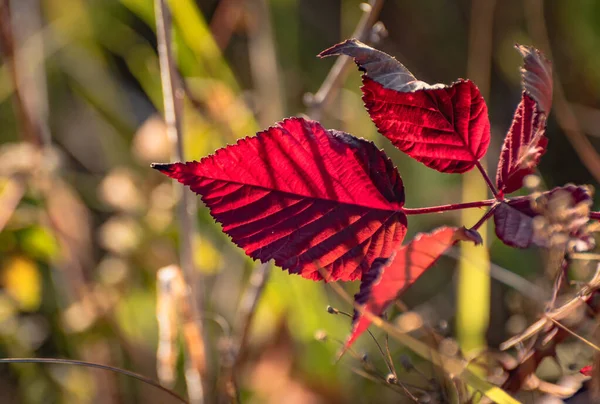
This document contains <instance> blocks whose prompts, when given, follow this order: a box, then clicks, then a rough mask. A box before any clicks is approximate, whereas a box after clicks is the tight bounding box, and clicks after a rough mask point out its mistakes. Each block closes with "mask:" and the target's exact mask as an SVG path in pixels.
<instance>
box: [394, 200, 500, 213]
mask: <svg viewBox="0 0 600 404" xmlns="http://www.w3.org/2000/svg"><path fill="white" fill-rule="evenodd" d="M494 203H496V200H495V199H486V200H483V201H476V202H463V203H451V204H448V205H440V206H428V207H425V208H403V209H402V211H403V212H404V213H405V214H407V215H423V214H427V213H441V212H447V211H450V210H461V209H469V208H482V207H484V206H492V205H493V204H494Z"/></svg>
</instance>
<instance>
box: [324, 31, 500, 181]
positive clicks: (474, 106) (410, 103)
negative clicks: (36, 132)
mask: <svg viewBox="0 0 600 404" xmlns="http://www.w3.org/2000/svg"><path fill="white" fill-rule="evenodd" d="M332 55H348V56H351V57H353V58H354V61H355V62H356V64H357V65H358V67H359V69H360V70H362V71H363V73H364V74H363V84H364V85H363V87H362V92H363V100H364V102H365V107H366V108H367V110H368V112H369V115H370V116H371V119H372V120H373V122H374V123H375V125H376V126H377V129H378V130H379V132H380V133H381V134H382V135H384V136H385V137H387V138H388V139H390V140H391V141H392V143H393V144H394V145H395V146H396V147H397V148H399V149H400V150H402V151H403V152H404V153H406V154H408V155H409V156H410V157H412V158H414V159H415V160H417V161H420V162H421V163H423V164H425V165H426V166H428V167H431V168H433V169H435V170H438V171H441V172H445V173H463V172H466V171H469V170H471V169H472V168H473V167H474V166H475V165H476V164H477V162H478V161H479V160H480V159H481V158H482V157H483V156H484V155H485V153H486V151H487V148H488V146H489V142H490V123H489V119H488V114H487V106H486V104H485V101H484V100H483V97H482V96H481V94H480V92H479V90H478V89H477V87H476V86H475V84H473V82H471V81H469V80H459V81H457V82H456V83H453V84H452V85H449V86H446V85H443V84H435V85H429V84H427V83H425V82H423V81H420V80H417V79H416V78H415V77H414V76H413V75H412V74H411V73H410V72H409V71H408V69H406V67H404V66H403V65H402V64H401V63H399V62H398V61H397V60H396V59H394V58H393V57H392V56H390V55H388V54H386V53H384V52H381V51H379V50H376V49H373V48H371V47H369V46H367V45H365V44H363V43H361V42H360V41H358V40H356V39H350V40H347V41H345V42H342V43H340V44H337V45H335V46H333V47H331V48H329V49H327V50H325V51H323V52H322V53H321V54H320V55H319V56H321V57H324V56H332Z"/></svg>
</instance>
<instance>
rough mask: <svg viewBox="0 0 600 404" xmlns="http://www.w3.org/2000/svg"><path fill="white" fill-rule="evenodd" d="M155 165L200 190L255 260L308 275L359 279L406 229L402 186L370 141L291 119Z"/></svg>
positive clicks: (318, 277)
mask: <svg viewBox="0 0 600 404" xmlns="http://www.w3.org/2000/svg"><path fill="white" fill-rule="evenodd" d="M153 167H154V168H156V169H158V170H159V171H161V172H163V173H164V174H166V175H168V176H169V177H171V178H175V179H177V180H178V181H179V182H181V183H183V184H185V185H188V186H189V187H190V188H191V190H192V191H194V192H196V193H198V194H200V195H201V196H202V200H203V201H204V203H205V204H206V205H207V206H208V208H209V209H210V211H211V214H212V216H213V217H214V218H215V219H216V220H217V221H218V222H219V223H221V224H222V225H223V231H224V232H225V233H227V234H228V235H230V236H231V238H232V240H233V241H234V242H235V243H236V244H237V245H238V246H240V247H241V248H243V249H244V250H245V252H246V254H248V255H249V256H251V257H252V258H254V259H259V260H261V261H262V262H266V261H269V260H271V259H274V260H275V263H276V264H277V265H278V266H280V267H282V268H284V269H287V270H289V271H290V273H298V274H300V275H302V276H303V277H305V278H309V279H314V280H319V279H322V275H321V273H320V272H319V271H320V268H323V269H324V270H325V271H326V273H327V276H328V278H327V279H328V280H354V279H358V278H360V277H361V276H362V274H363V272H365V271H367V270H369V268H371V265H372V263H373V261H375V259H376V258H379V257H389V256H390V254H391V252H392V250H393V248H394V247H396V246H397V245H399V244H400V243H401V241H402V239H403V238H404V234H405V233H406V216H405V214H404V213H403V211H402V206H403V205H404V187H403V185H402V180H401V178H400V175H399V174H398V172H397V170H396V168H395V167H394V166H393V164H392V162H391V161H390V160H389V159H388V158H387V157H386V155H385V154H384V153H383V152H382V151H380V150H379V149H377V147H376V146H375V145H374V144H373V143H372V142H368V141H366V140H364V139H357V138H355V137H353V136H351V135H349V134H347V133H343V132H339V131H335V130H326V129H324V128H323V127H322V126H321V125H320V124H319V123H317V122H314V121H309V120H305V119H302V118H290V119H286V120H284V121H283V122H280V123H279V124H277V125H275V126H273V127H271V128H269V129H267V130H266V131H264V132H260V133H258V134H257V135H256V136H253V137H248V138H245V139H241V140H240V141H238V142H237V144H235V145H233V146H227V147H226V148H223V149H219V150H217V152H216V153H215V154H214V155H211V156H208V157H205V158H203V159H202V160H201V161H199V162H188V163H174V164H155V165H154V166H153Z"/></svg>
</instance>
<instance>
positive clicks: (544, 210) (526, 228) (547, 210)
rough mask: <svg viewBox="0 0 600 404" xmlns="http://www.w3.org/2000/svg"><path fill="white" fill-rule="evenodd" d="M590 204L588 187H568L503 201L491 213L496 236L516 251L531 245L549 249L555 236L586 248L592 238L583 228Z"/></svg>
mask: <svg viewBox="0 0 600 404" xmlns="http://www.w3.org/2000/svg"><path fill="white" fill-rule="evenodd" d="M591 203H592V197H591V194H590V190H589V189H588V188H587V187H584V186H575V185H571V184H569V185H566V186H564V187H558V188H554V189H552V190H550V191H547V192H543V193H542V194H540V195H537V196H535V197H524V198H515V199H513V200H511V201H509V202H508V203H505V202H503V203H501V204H500V205H499V206H498V207H497V208H496V210H495V211H494V223H495V225H496V235H497V236H498V238H499V239H500V240H502V241H503V242H504V244H506V245H509V246H511V247H517V248H527V247H529V246H530V245H531V244H536V245H538V246H541V247H549V246H550V245H551V244H552V238H553V237H555V236H557V235H564V237H563V238H572V239H576V240H578V241H580V242H582V243H584V245H589V244H590V243H593V238H592V237H591V236H590V235H589V234H588V233H587V231H586V229H585V226H584V225H585V224H586V223H587V222H588V218H589V209H590V206H591ZM536 218H538V219H536ZM534 219H535V220H537V225H536V224H535V223H534ZM554 240H556V239H554Z"/></svg>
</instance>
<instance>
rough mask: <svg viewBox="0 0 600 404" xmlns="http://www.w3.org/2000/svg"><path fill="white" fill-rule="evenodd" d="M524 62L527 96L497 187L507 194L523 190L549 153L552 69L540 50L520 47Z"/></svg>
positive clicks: (506, 146) (505, 148)
mask: <svg viewBox="0 0 600 404" xmlns="http://www.w3.org/2000/svg"><path fill="white" fill-rule="evenodd" d="M516 48H517V50H518V51H519V52H520V53H521V55H522V56H523V58H524V66H523V67H522V68H521V74H522V78H523V80H522V86H523V94H522V96H521V102H520V103H519V106H518V107H517V110H516V112H515V115H514V118H513V122H512V124H511V126H510V129H509V130H508V134H507V135H506V138H505V140H504V145H503V146H502V151H501V152H500V161H499V162H498V172H497V174H496V183H497V185H498V189H499V190H500V191H501V192H503V193H511V192H514V191H516V190H518V189H519V188H521V187H522V186H523V178H525V176H527V175H529V174H532V173H533V172H534V169H535V167H537V165H538V164H539V162H540V159H541V157H542V156H543V155H544V153H546V146H547V144H548V139H547V138H546V136H545V132H546V119H547V116H548V113H549V112H550V107H551V105H552V65H551V64H550V62H549V61H548V60H547V59H546V58H545V57H544V55H542V54H541V53H540V52H539V51H538V50H537V49H534V48H532V47H528V46H521V45H517V46H516Z"/></svg>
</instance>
